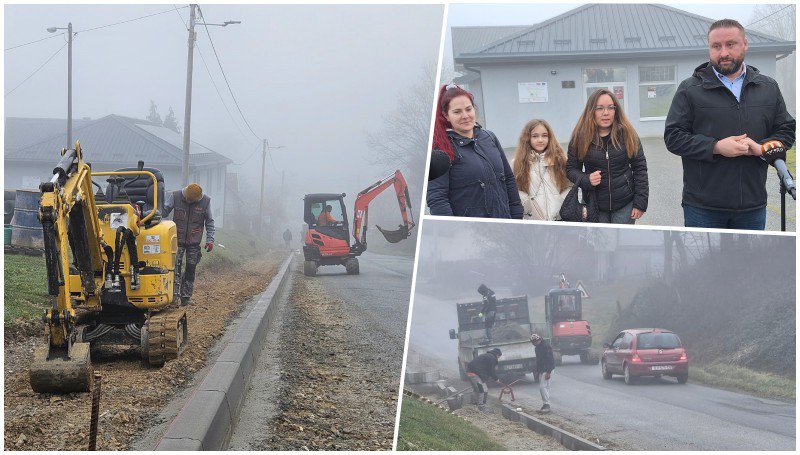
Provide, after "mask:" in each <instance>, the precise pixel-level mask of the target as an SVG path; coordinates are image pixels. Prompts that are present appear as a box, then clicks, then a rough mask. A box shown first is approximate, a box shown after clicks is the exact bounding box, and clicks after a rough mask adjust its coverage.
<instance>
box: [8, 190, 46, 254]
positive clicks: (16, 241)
mask: <svg viewBox="0 0 800 455" xmlns="http://www.w3.org/2000/svg"><path fill="white" fill-rule="evenodd" d="M41 199H42V193H41V192H40V191H39V190H17V197H16V199H15V201H14V216H13V217H12V218H11V231H12V233H11V244H12V245H15V246H24V247H28V248H44V235H43V234H42V223H41V222H39V202H40V201H41Z"/></svg>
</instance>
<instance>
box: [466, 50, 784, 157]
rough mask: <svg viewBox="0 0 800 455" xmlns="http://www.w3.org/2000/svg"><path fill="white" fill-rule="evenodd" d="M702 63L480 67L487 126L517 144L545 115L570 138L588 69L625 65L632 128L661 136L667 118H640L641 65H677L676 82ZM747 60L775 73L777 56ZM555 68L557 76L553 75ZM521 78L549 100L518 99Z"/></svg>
mask: <svg viewBox="0 0 800 455" xmlns="http://www.w3.org/2000/svg"><path fill="white" fill-rule="evenodd" d="M701 63H703V61H702V60H701V59H698V58H696V57H691V58H686V59H682V60H675V61H672V62H667V61H665V60H664V59H662V58H649V59H637V60H607V61H586V62H576V63H571V62H556V63H549V64H548V63H536V64H502V65H493V66H488V67H483V68H482V69H481V75H482V78H481V80H482V88H483V109H484V112H483V113H482V114H483V115H482V116H483V117H484V118H485V122H486V124H485V125H484V126H485V127H486V128H487V129H489V130H491V131H493V132H494V133H495V134H496V135H497V137H498V139H500V143H501V144H502V145H503V147H506V148H508V147H514V146H516V142H517V140H518V138H519V133H520V131H521V130H522V126H523V125H524V124H525V123H526V122H527V121H528V120H531V119H534V118H542V119H544V120H547V122H548V123H550V125H551V126H552V127H553V129H554V132H555V135H556V137H557V138H558V140H559V141H560V142H562V143H566V142H568V141H569V138H570V135H571V134H572V128H573V127H574V126H575V122H576V121H577V120H578V117H579V116H580V114H581V112H582V110H583V107H584V104H585V99H586V95H585V92H586V89H585V87H584V85H583V83H582V80H583V79H582V74H583V69H584V68H625V69H626V79H627V80H626V82H625V98H626V99H625V100H624V104H623V106H624V108H625V113H626V114H627V115H628V118H629V119H630V120H631V122H632V123H633V126H634V128H636V131H637V132H638V133H639V135H640V136H642V137H661V136H663V134H664V120H645V121H642V120H640V108H639V66H654V65H659V66H660V65H669V64H673V65H676V79H677V81H676V84H679V83H680V81H682V80H683V79H686V78H688V77H690V76H691V75H692V73H693V72H694V69H695V68H696V67H697V66H698V65H700V64H701ZM747 63H748V64H749V65H752V66H755V67H756V68H758V69H759V71H760V72H761V73H762V74H765V75H767V76H770V77H775V56H774V55H764V54H761V55H758V54H755V53H751V55H750V56H748V59H747ZM551 71H555V72H556V73H557V74H556V75H553V74H551ZM562 81H575V88H568V89H565V88H561V82H562ZM520 82H547V85H548V95H549V99H548V102H546V103H520V102H519V94H518V90H517V87H518V85H517V84H519V83H520Z"/></svg>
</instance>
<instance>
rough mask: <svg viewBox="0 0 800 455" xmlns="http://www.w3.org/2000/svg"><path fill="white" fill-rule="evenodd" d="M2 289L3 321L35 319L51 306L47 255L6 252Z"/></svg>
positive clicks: (7, 322)
mask: <svg viewBox="0 0 800 455" xmlns="http://www.w3.org/2000/svg"><path fill="white" fill-rule="evenodd" d="M3 264H4V265H5V283H4V284H5V286H4V288H3V321H4V324H6V325H7V324H9V323H10V322H12V321H13V320H15V319H17V318H24V319H35V318H38V317H39V316H41V315H42V311H43V310H44V309H45V308H46V307H47V306H48V305H50V302H51V300H50V296H48V295H47V271H46V270H45V262H44V258H43V257H41V256H27V255H24V254H6V255H4V257H3Z"/></svg>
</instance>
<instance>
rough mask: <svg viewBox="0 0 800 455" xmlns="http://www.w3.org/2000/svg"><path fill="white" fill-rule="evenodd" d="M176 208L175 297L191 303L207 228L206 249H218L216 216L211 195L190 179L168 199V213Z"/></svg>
mask: <svg viewBox="0 0 800 455" xmlns="http://www.w3.org/2000/svg"><path fill="white" fill-rule="evenodd" d="M172 210H175V214H174V215H173V217H172V219H173V221H175V227H176V228H177V230H178V257H177V259H176V261H175V284H174V286H173V289H174V294H175V300H176V301H177V299H178V297H180V299H181V305H188V304H189V301H190V299H191V298H192V291H193V290H194V275H195V271H196V269H197V264H199V263H200V257H201V256H202V255H201V254H200V241H201V240H202V239H203V228H205V231H206V243H205V247H206V251H207V252H211V250H213V249H214V232H215V230H214V216H213V215H212V213H211V198H210V197H208V196H207V195H205V194H203V189H202V188H201V187H200V185H198V184H197V183H190V184H189V185H187V186H186V188H184V189H182V190H178V191H173V192H172V193H170V194H169V196H168V197H167V200H166V202H164V216H165V217H166V216H168V215H169V214H170V212H172ZM184 254H185V255H186V270H185V271H183V270H181V269H182V265H183V257H184Z"/></svg>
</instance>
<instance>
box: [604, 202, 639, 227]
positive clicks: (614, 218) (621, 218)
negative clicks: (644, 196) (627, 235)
mask: <svg viewBox="0 0 800 455" xmlns="http://www.w3.org/2000/svg"><path fill="white" fill-rule="evenodd" d="M631 211H633V201H630V202H628V203H627V204H625V207H622V208H621V209H617V210H614V211H613V212H606V211H604V210H599V211H598V214H597V215H598V216H597V222H598V223H612V224H634V223H636V220H634V219H633V218H631Z"/></svg>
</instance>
